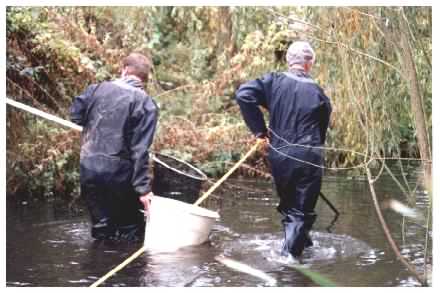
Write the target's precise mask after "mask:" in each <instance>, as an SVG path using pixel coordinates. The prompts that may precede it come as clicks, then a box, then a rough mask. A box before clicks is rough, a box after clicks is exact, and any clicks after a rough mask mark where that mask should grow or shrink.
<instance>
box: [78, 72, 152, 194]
mask: <svg viewBox="0 0 440 293" xmlns="http://www.w3.org/2000/svg"><path fill="white" fill-rule="evenodd" d="M70 111H71V120H72V121H73V122H74V123H76V124H79V125H81V126H83V133H82V138H81V162H80V164H81V184H92V185H100V184H102V185H109V183H111V184H113V183H114V184H115V186H116V185H125V186H127V183H128V186H130V187H131V188H132V189H133V190H134V192H135V193H137V194H138V195H139V196H140V195H143V194H145V193H148V192H149V191H150V184H149V178H148V175H147V170H148V159H149V154H148V149H149V147H150V145H151V143H152V141H153V136H154V133H155V129H156V124H157V120H158V108H157V106H156V104H155V102H154V101H153V99H152V98H151V97H149V96H148V95H147V94H146V93H145V91H144V90H143V89H142V83H141V82H140V81H138V80H136V79H133V78H125V79H117V80H114V81H105V82H102V83H100V84H93V85H90V86H89V87H88V88H87V89H86V90H85V92H84V93H83V94H81V95H79V96H77V97H75V99H74V102H73V105H72V107H71V109H70ZM111 184H110V186H111Z"/></svg>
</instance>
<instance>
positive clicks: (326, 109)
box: [320, 95, 332, 144]
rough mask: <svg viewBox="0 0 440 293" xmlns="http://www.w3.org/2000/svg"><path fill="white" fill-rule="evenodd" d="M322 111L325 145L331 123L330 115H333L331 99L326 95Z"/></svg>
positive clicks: (322, 135) (322, 138)
mask: <svg viewBox="0 0 440 293" xmlns="http://www.w3.org/2000/svg"><path fill="white" fill-rule="evenodd" d="M322 104H323V105H322V111H321V115H320V117H321V123H320V124H321V143H322V144H325V138H326V134H327V129H328V126H329V123H330V115H331V113H332V106H331V103H330V99H329V98H328V97H327V96H325V95H324V101H323V102H322Z"/></svg>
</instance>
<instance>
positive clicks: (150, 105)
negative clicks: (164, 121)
mask: <svg viewBox="0 0 440 293" xmlns="http://www.w3.org/2000/svg"><path fill="white" fill-rule="evenodd" d="M157 120H158V108H157V106H156V104H155V103H154V101H153V99H151V98H150V97H148V98H147V99H146V100H145V101H143V102H141V103H138V105H136V106H135V108H134V110H133V112H132V117H131V127H132V131H133V132H132V136H131V141H130V148H131V161H132V163H133V175H132V179H131V184H132V186H133V188H134V190H135V191H136V193H138V195H139V196H141V195H144V194H146V193H148V192H150V191H151V187H150V185H149V178H148V174H147V173H148V159H149V153H148V150H149V148H150V146H151V144H152V142H153V138H154V133H155V131H156V125H157Z"/></svg>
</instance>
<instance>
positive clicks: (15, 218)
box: [6, 168, 432, 287]
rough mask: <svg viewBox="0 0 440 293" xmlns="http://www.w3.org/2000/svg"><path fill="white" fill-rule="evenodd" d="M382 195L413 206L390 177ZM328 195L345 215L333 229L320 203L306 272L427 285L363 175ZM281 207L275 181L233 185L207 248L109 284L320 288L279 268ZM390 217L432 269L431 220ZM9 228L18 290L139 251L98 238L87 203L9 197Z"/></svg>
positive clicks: (344, 180) (328, 187)
mask: <svg viewBox="0 0 440 293" xmlns="http://www.w3.org/2000/svg"><path fill="white" fill-rule="evenodd" d="M407 172H411V173H413V175H412V176H410V178H413V179H410V182H409V184H410V186H411V187H412V188H414V186H415V185H416V183H417V180H416V178H417V169H414V168H410V169H409V170H407ZM400 179H401V178H400ZM376 191H377V193H378V197H379V199H380V201H381V202H383V201H384V200H386V199H391V198H394V199H398V200H400V201H402V202H406V198H405V197H404V196H403V195H402V194H401V192H400V191H399V188H397V185H396V184H395V183H394V182H393V181H392V180H391V178H388V177H386V176H382V177H381V179H380V180H379V181H378V182H377V184H376ZM322 192H323V194H324V195H325V196H326V197H327V198H328V199H329V200H330V201H331V202H332V203H333V205H334V206H335V207H336V208H337V209H338V210H339V212H340V213H341V215H340V217H339V219H338V220H337V221H336V223H334V225H333V226H332V227H329V225H330V223H331V222H332V219H333V217H334V213H333V211H332V210H331V209H330V208H329V207H328V206H327V205H326V203H325V202H324V201H322V200H319V202H318V205H317V208H316V212H317V213H318V220H317V221H316V223H315V225H314V228H313V231H312V233H311V236H312V240H313V242H314V246H313V247H312V248H309V249H307V250H306V251H305V253H304V258H303V260H302V263H301V264H300V266H302V267H304V268H306V269H307V270H309V271H312V272H315V273H318V274H320V275H321V276H325V277H326V278H328V279H330V280H331V281H333V282H334V283H336V284H337V285H338V286H419V283H418V282H417V281H416V279H415V278H414V277H412V276H411V274H410V273H409V272H408V271H407V270H406V269H405V267H404V266H403V265H402V264H401V263H400V262H399V261H398V260H397V259H396V257H395V255H394V253H393V252H392V250H391V248H390V246H389V245H388V244H387V242H386V239H385V236H384V233H383V231H382V229H381V227H380V224H379V221H378V219H377V216H376V213H375V210H374V207H373V204H372V200H371V195H370V192H369V187H368V184H367V182H366V180H365V178H363V177H359V176H351V177H347V176H338V177H334V176H326V177H325V178H324V182H323V187H322ZM415 200H416V206H417V208H418V210H419V211H420V212H421V213H422V214H425V215H426V212H427V209H428V205H429V197H428V195H427V193H426V192H425V191H423V189H422V188H417V189H416V192H415ZM277 202H278V200H277V197H276V195H274V192H273V189H272V184H271V183H270V182H266V181H263V180H238V179H235V180H229V181H227V183H226V184H224V186H223V187H222V189H220V190H219V191H218V192H216V194H215V195H214V196H213V197H212V198H211V199H210V200H209V202H208V205H209V206H210V207H212V208H215V209H219V213H220V215H221V219H220V220H219V221H218V222H217V223H216V224H215V226H214V228H213V230H212V233H211V235H210V241H209V242H208V243H205V244H203V245H199V246H195V247H187V248H184V249H181V250H179V251H177V252H172V253H170V252H168V253H151V252H146V253H144V254H143V255H142V256H140V257H139V258H137V259H136V260H135V261H133V262H132V263H131V264H129V265H128V266H127V267H125V268H124V269H123V270H121V271H120V272H118V273H117V274H115V275H114V276H112V277H111V278H109V279H108V280H107V281H106V282H105V283H104V284H103V285H102V286H120V287H124V286H127V287H138V286H153V287H200V286H202V287H240V286H246V287H260V286H279V287H286V286H295V287H296V286H301V287H309V286H317V284H316V283H314V282H313V281H312V280H311V279H309V278H308V277H306V276H305V275H303V274H301V273H300V272H299V271H297V270H295V269H293V268H292V267H291V266H289V265H284V264H283V263H282V262H279V260H280V257H279V249H280V247H281V240H282V237H283V235H282V233H281V224H280V216H279V214H278V213H277V212H276V210H275V207H276V205H277ZM78 209H79V211H78ZM81 210H82V212H81ZM384 215H385V219H386V220H387V222H388V224H389V227H390V230H391V232H392V234H393V237H394V239H395V240H396V242H397V243H398V245H399V248H400V251H401V253H402V254H403V255H404V256H405V257H407V258H408V260H409V261H410V263H412V264H413V265H414V266H415V267H416V268H417V270H418V271H419V272H420V273H423V272H424V271H425V269H427V271H428V272H429V271H430V270H431V262H432V245H431V244H432V240H431V233H428V234H427V233H426V230H425V228H424V227H423V226H422V225H421V224H423V222H422V223H420V222H416V221H410V220H409V219H408V218H405V221H404V220H403V217H402V216H401V215H399V214H397V213H395V212H394V211H391V210H389V209H386V210H384ZM6 227H7V231H6V282H7V286H11V287H12V286H69V287H70V286H90V285H91V284H92V283H93V282H95V281H96V280H97V279H99V278H100V277H101V276H103V275H104V274H106V273H107V272H108V271H110V270H111V269H112V268H114V267H115V266H116V265H118V264H120V263H121V262H122V261H124V260H125V259H126V258H127V257H128V256H130V255H131V254H132V253H133V252H135V251H137V250H138V249H139V247H140V246H139V244H129V243H122V242H95V241H93V239H92V238H91V237H90V235H89V228H90V227H89V222H88V215H87V213H86V212H85V210H84V207H82V206H81V205H79V207H78V208H77V211H76V212H72V211H71V209H68V205H67V204H66V203H64V202H62V201H52V202H47V203H41V202H32V201H30V202H23V201H16V200H8V201H7V225H6ZM176 229H178V227H176ZM168 232H169V233H172V232H171V231H168ZM426 238H427V239H428V240H427V241H426ZM426 243H428V247H427V249H425V244H426ZM425 251H426V252H427V256H426V258H427V263H426V265H425ZM219 255H224V256H226V257H229V258H231V259H233V260H236V261H239V262H241V263H244V264H246V265H249V266H251V267H252V268H255V269H258V270H260V271H262V272H264V273H266V274H267V275H269V276H270V277H272V278H273V279H275V280H276V284H269V283H267V281H266V280H264V279H261V278H258V277H255V276H252V275H249V274H246V273H243V272H239V271H235V270H234V269H232V268H230V267H227V266H225V265H224V264H222V263H219V262H218V261H216V259H215V258H216V257H217V256H219Z"/></svg>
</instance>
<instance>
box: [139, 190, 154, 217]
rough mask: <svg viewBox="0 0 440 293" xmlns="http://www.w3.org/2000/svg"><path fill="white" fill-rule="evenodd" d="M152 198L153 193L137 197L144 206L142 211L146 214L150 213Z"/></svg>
mask: <svg viewBox="0 0 440 293" xmlns="http://www.w3.org/2000/svg"><path fill="white" fill-rule="evenodd" d="M152 197H153V192H149V193H146V194H144V195H142V196H140V197H139V200H140V202H141V203H142V204H143V205H144V210H145V212H146V213H148V212H149V211H150V205H151V198H152Z"/></svg>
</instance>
